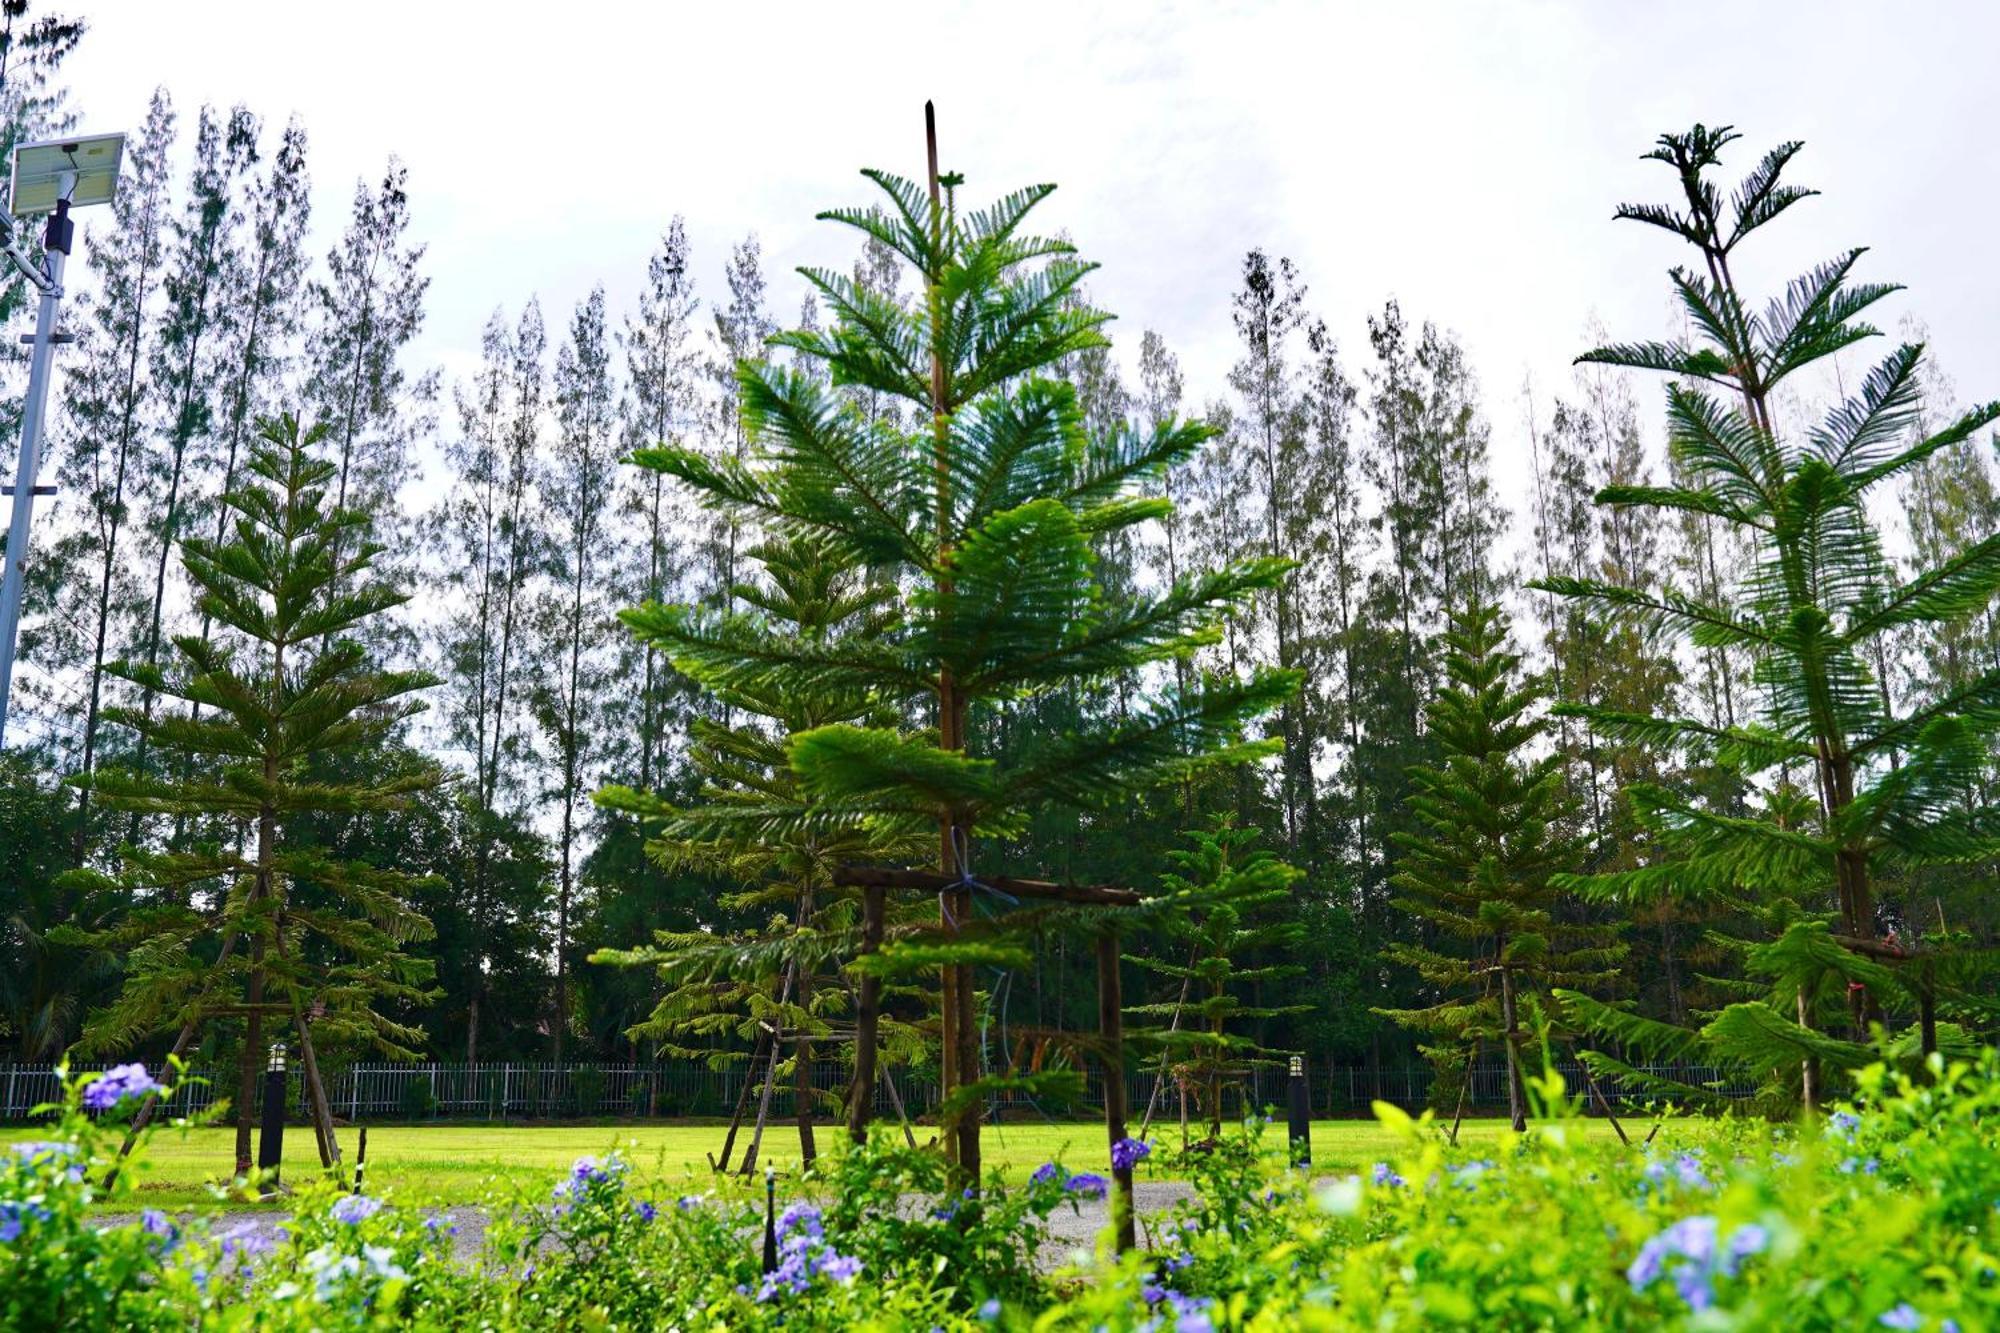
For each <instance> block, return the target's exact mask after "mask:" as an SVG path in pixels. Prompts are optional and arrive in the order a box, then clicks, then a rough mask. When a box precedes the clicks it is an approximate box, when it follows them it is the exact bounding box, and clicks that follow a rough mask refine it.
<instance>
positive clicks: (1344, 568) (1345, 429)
mask: <svg viewBox="0 0 2000 1333" xmlns="http://www.w3.org/2000/svg"><path fill="white" fill-rule="evenodd" d="M1306 347H1307V350H1308V352H1309V353H1310V355H1311V362H1310V368H1309V370H1308V372H1307V378H1306V384H1305V388H1304V391H1303V398H1304V401H1303V403H1302V410H1303V412H1304V416H1305V421H1304V429H1305V430H1306V431H1307V432H1309V436H1310V442H1311V443H1310V450H1311V460H1312V461H1311V464H1310V474H1311V478H1312V481H1313V483H1314V484H1313V486H1312V487H1311V492H1312V508H1313V511H1314V518H1315V520H1316V521H1315V528H1316V530H1317V538H1318V540H1317V542H1316V545H1315V547H1314V550H1313V552H1312V554H1313V557H1314V558H1313V559H1312V560H1311V561H1310V562H1309V563H1308V564H1307V565H1306V568H1305V569H1304V570H1303V571H1302V575H1303V579H1304V582H1305V587H1304V589H1303V590H1302V591H1303V595H1304V597H1306V598H1308V599H1310V600H1311V601H1312V602H1314V603H1317V605H1318V606H1319V607H1320V608H1323V609H1321V610H1320V611H1319V612H1318V614H1317V617H1316V618H1317V619H1319V620H1320V622H1321V623H1322V624H1323V625H1324V626H1325V629H1324V632H1323V634H1322V635H1321V636H1319V637H1320V638H1321V640H1322V642H1321V645H1320V648H1319V652H1318V653H1317V655H1316V656H1317V657H1318V661H1317V662H1315V666H1316V667H1317V668H1318V669H1317V670H1313V671H1310V672H1309V673H1308V680H1309V681H1311V682H1312V684H1309V685H1308V687H1307V688H1308V689H1309V690H1314V691H1315V692H1325V693H1327V694H1328V695H1330V696H1331V697H1328V698H1327V699H1326V701H1325V703H1324V705H1323V709H1322V711H1323V715H1324V716H1325V717H1326V719H1327V725H1326V734H1327V735H1328V736H1329V738H1334V743H1335V744H1336V745H1337V746H1340V745H1344V750H1345V755H1344V759H1343V762H1342V763H1341V765H1340V767H1339V769H1338V770H1337V771H1338V772H1339V773H1340V775H1341V776H1342V777H1343V778H1344V779H1345V784H1344V790H1343V789H1342V784H1341V783H1339V782H1336V783H1335V784H1333V788H1332V790H1330V791H1329V792H1328V798H1327V799H1328V804H1329V807H1330V808H1329V812H1328V814H1329V818H1328V821H1327V822H1328V823H1329V824H1330V825H1333V826H1335V827H1336V828H1337V829H1339V830H1340V831H1341V834H1340V836H1338V837H1337V838H1335V837H1330V838H1329V842H1330V843H1332V844H1333V846H1334V847H1336V848H1337V849H1338V850H1339V851H1340V852H1341V853H1343V855H1344V860H1345V861H1346V862H1347V863H1348V864H1349V865H1350V866H1352V867H1354V870H1353V872H1352V873H1353V878H1354V879H1355V881H1356V882H1357V883H1358V882H1359V880H1360V879H1361V878H1363V876H1364V875H1365V869H1364V868H1365V867H1367V866H1368V865H1370V864H1371V863H1372V862H1373V861H1374V860H1376V859H1377V858H1378V857H1379V852H1377V853H1371V852H1370V842H1369V839H1370V837H1371V836H1372V829H1371V827H1370V820H1369V801H1368V795H1369V793H1368V792H1367V791H1366V790H1365V789H1364V788H1363V786H1362V784H1361V783H1360V782H1359V780H1358V774H1357V773H1356V771H1355V763H1356V760H1357V758H1358V756H1359V754H1360V752H1361V706H1360V696H1361V680H1360V661H1359V657H1358V654H1357V652H1356V629H1357V625H1356V620H1357V617H1358V616H1359V615H1360V612H1361V601H1362V597H1363V594H1364V592H1365V590H1366V580H1367V572H1366V571H1367V566H1368V558H1369V554H1370V550H1371V541H1370V533H1369V529H1368V524H1367V517H1366V514H1365V512H1364V510H1363V507H1362V493H1361V492H1362V487H1361V478H1360V476H1359V467H1358V458H1357V455H1356V452H1355V438H1354V433H1355V417H1356V415H1357V413H1358V410H1359V408H1358V401H1357V400H1358V396H1359V395H1358V393H1357V391H1356V389H1355V386H1354V383H1353V381H1352V380H1350V379H1349V378H1348V377H1347V372H1346V370H1345V369H1344V367H1343V366H1342V364H1341V359H1340V348H1339V346H1338V344H1336V343H1335V341H1334V338H1333V335H1332V334H1331V333H1330V332H1329V331H1328V329H1327V327H1326V325H1325V323H1324V322H1322V321H1319V320H1315V321H1313V322H1312V324H1311V325H1310V326H1308V328H1307V329H1306ZM1334 658H1338V660H1339V666H1338V667H1337V668H1336V667H1335V666H1334V665H1333V660H1332V659H1334Z"/></svg>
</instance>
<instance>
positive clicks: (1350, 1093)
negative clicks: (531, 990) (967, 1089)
mask: <svg viewBox="0 0 2000 1333" xmlns="http://www.w3.org/2000/svg"><path fill="white" fill-rule="evenodd" d="M73 1068H75V1069H78V1070H82V1069H97V1068H102V1066H96V1065H91V1066H85V1065H76V1066H73ZM1556 1068H1557V1069H1558V1070H1560V1071H1561V1072H1562V1074H1563V1077H1564V1078H1565V1080H1567V1082H1568V1085H1569V1087H1570V1089H1571V1090H1572V1091H1581V1090H1582V1089H1583V1087H1584V1081H1583V1075H1582V1070H1581V1069H1580V1067H1579V1066H1578V1065H1576V1064H1575V1062H1573V1061H1558V1062H1557V1064H1556ZM1642 1069H1643V1070H1644V1072H1646V1073H1648V1074H1652V1075H1656V1076H1660V1077H1666V1078H1671V1079H1674V1080H1676V1081H1678V1082H1681V1083H1689V1084H1695V1085H1699V1086H1708V1087H1713V1088H1715V1089H1716V1090H1718V1091H1720V1092H1722V1093H1724V1094H1725V1095H1731V1096H1747V1095H1748V1094H1749V1093H1751V1092H1752V1091H1753V1090H1754V1089H1753V1087H1752V1085H1750V1084H1748V1083H1731V1082H1729V1081H1727V1079H1726V1076H1725V1074H1724V1072H1723V1071H1721V1070H1718V1069H1715V1068H1712V1067H1709V1066H1704V1065H1646V1066H1642ZM189 1073H190V1074H191V1075H192V1076H193V1077H192V1078H191V1079H189V1080H188V1081H187V1082H186V1083H184V1085H183V1086H182V1088H181V1090H180V1091H179V1092H178V1093H177V1095H176V1096H175V1098H174V1100H173V1102H172V1103H171V1105H170V1107H169V1108H168V1109H169V1111H170V1113H171V1114H174V1115H189V1114H195V1113H198V1112H201V1111H204V1110H206V1109H208V1108H209V1107H211V1106H212V1105H213V1104H214V1103H215V1102H217V1101H219V1100H221V1099H222V1098H225V1097H228V1096H231V1095H233V1092H234V1088H235V1083H236V1073H235V1071H234V1070H233V1069H208V1068H195V1069H191V1070H190V1071H189ZM761 1074H762V1070H761V1069H759V1070H757V1071H755V1072H754V1073H753V1072H752V1071H751V1070H749V1069H748V1068H747V1067H745V1066H743V1065H741V1064H739V1065H735V1066H732V1067H728V1068H723V1069H711V1068H709V1067H708V1066H707V1065H706V1064H702V1063H699V1062H696V1061H663V1062H660V1063H656V1064H551V1063H542V1064H535V1063H494V1064H478V1065H467V1064H351V1065H346V1066H344V1067H340V1068H335V1069H330V1070H329V1071H328V1074H327V1095H328V1099H329V1100H330V1101H331V1102H332V1103H333V1109H334V1114H335V1115H337V1116H339V1117H341V1118H343V1119H346V1120H348V1121H351V1122H356V1123H359V1122H361V1121H385V1120H386V1121H417V1120H484V1121H504V1120H562V1119H672V1118H689V1117H704V1116H727V1115H729V1114H730V1113H731V1111H732V1110H733V1109H734V1108H735V1107H736V1105H737V1103H738V1100H739V1099H740V1098H741V1097H742V1096H743V1094H744V1081H745V1080H746V1079H754V1078H759V1077H761ZM849 1075H850V1070H849V1067H848V1066H847V1065H846V1064H844V1063H842V1062H840V1061H838V1060H825V1061H815V1062H814V1064H813V1066H812V1070H811V1081H812V1086H813V1087H814V1088H815V1089H816V1090H817V1091H818V1092H819V1093H821V1094H823V1095H824V1098H825V1099H827V1100H823V1102H822V1105H823V1106H825V1107H828V1108H830V1107H831V1106H832V1105H833V1104H834V1103H833V1102H832V1101H831V1100H830V1099H832V1098H838V1097H844V1096H845V1094H846V1090H847V1085H848V1079H849ZM893 1077H894V1079H895V1087H896V1092H897V1094H898V1095H899V1096H900V1099H901V1101H902V1104H903V1108H904V1109H905V1110H906V1111H907V1112H908V1113H909V1114H910V1115H912V1116H918V1117H921V1116H925V1115H928V1114H930V1113H932V1112H933V1111H934V1110H935V1108H936V1105H937V1101H938V1089H937V1082H936V1079H935V1077H934V1075H932V1074H929V1073H927V1072H926V1071H923V1070H909V1069H903V1070H898V1071H896V1072H895V1074H894V1075H893ZM1156 1077H1157V1076H1156V1073H1155V1072H1154V1070H1153V1069H1152V1068H1151V1067H1140V1068H1137V1069H1133V1070H1130V1071H1128V1072H1127V1074H1126V1078H1125V1082H1126V1098H1127V1101H1128V1103H1129V1104H1130V1105H1132V1106H1133V1107H1134V1108H1143V1107H1145V1106H1146V1105H1147V1103H1148V1101H1149V1099H1151V1098H1152V1097H1153V1096H1154V1086H1155V1082H1156ZM1440 1077H1442V1079H1443V1080H1444V1082H1443V1083H1442V1084H1440V1083H1439V1079H1440ZM1460 1077H1461V1071H1460V1070H1458V1069H1455V1068H1448V1069H1446V1070H1445V1071H1443V1073H1442V1075H1440V1073H1439V1071H1437V1070H1435V1069H1433V1068H1432V1067H1431V1066H1429V1065H1427V1064H1422V1063H1414V1062H1413V1063H1406V1064H1392V1065H1380V1064H1366V1065H1361V1064H1352V1063H1343V1062H1341V1061H1338V1060H1320V1061H1315V1062H1313V1063H1312V1064H1311V1065H1310V1066H1309V1078H1310V1087H1311V1096H1312V1103H1313V1109H1314V1111H1315V1113H1316V1114H1319V1115H1324V1116H1344V1115H1365V1114H1367V1112H1368V1108H1369V1106H1370V1105H1371V1104H1372V1103H1374V1102H1377V1101H1382V1102H1388V1103H1390V1104H1391V1105H1395V1106H1400V1107H1402V1108H1404V1109H1405V1110H1410V1111H1416V1110H1419V1109H1421V1108H1423V1107H1424V1106H1427V1105H1431V1104H1432V1103H1433V1093H1434V1092H1435V1093H1436V1094H1437V1095H1438V1096H1437V1100H1438V1103H1439V1106H1440V1109H1441V1110H1443V1111H1445V1112H1449V1111H1450V1110H1451V1109H1452V1108H1453V1107H1454V1106H1455V1105H1456V1104H1457V1100H1458V1083H1459V1079H1460ZM1464 1078H1465V1080H1466V1089H1465V1106H1466V1109H1467V1110H1469V1111H1473V1112H1475V1113H1476V1112H1479V1111H1483V1110H1490V1109H1492V1108H1494V1107H1498V1106H1504V1105H1505V1104H1506V1101H1507V1069H1506V1065H1505V1063H1504V1062H1500V1061H1490V1062H1487V1061H1482V1062H1480V1063H1478V1064H1475V1065H1474V1066H1472V1068H1471V1069H1470V1070H1468V1071H1465V1072H1464ZM1598 1087H1599V1090H1600V1091H1601V1092H1602V1093H1603V1094H1604V1096H1605V1097H1606V1099H1608V1100H1609V1101H1611V1102H1612V1103H1613V1104H1614V1105H1618V1106H1627V1105H1637V1104H1643V1103H1645V1102H1648V1101H1651V1100H1654V1098H1653V1096H1652V1094H1650V1093H1647V1092H1645V1091H1643V1090H1636V1089H1627V1088H1624V1087H1622V1086H1621V1085H1619V1084H1618V1083H1617V1082H1616V1081H1615V1080H1609V1079H1599V1080H1598ZM263 1089H264V1080H263V1078H262V1077H259V1078H258V1079H257V1080H256V1084H255V1092H254V1093H253V1096H252V1102H253V1105H255V1106H259V1107H261V1103H262V1100H263ZM58 1090H59V1084H58V1082H57V1078H56V1074H55V1070H54V1068H53V1067H52V1066H49V1065H0V1122H7V1121H17V1122H18V1121H22V1120H27V1119H30V1118H32V1116H33V1113H34V1108H35V1107H36V1106H37V1105H40V1104H43V1103H47V1102H50V1101H53V1100H54V1099H55V1097H56V1096H57V1094H58ZM1244 1091H1245V1093H1246V1094H1247V1095H1248V1098H1249V1103H1250V1105H1252V1106H1261V1105H1264V1104H1265V1103H1267V1102H1269V1103H1280V1104H1281V1103H1282V1102H1283V1100H1284V1095H1285V1077H1284V1074H1283V1073H1282V1072H1280V1071H1277V1070H1268V1069H1259V1070H1255V1071H1253V1072H1252V1075H1251V1078H1250V1082H1249V1086H1248V1087H1247V1088H1245V1089H1244ZM757 1095H758V1094H757V1091H756V1089H754V1088H753V1089H752V1090H751V1092H750V1102H751V1104H752V1106H753V1109H754V1104H755V1101H756V1099H757ZM1103 1097H1104V1080H1103V1075H1102V1074H1101V1073H1100V1072H1099V1071H1097V1070H1094V1069H1093V1070H1088V1071H1086V1072H1085V1073H1084V1075H1083V1091H1082V1094H1081V1095H1080V1096H1078V1097H1074V1098H1066V1099H1057V1098H1051V1097H1047V1096H1044V1097H1041V1098H1030V1097H1027V1096H1026V1095H1024V1094H1020V1093H1003V1094H1000V1095H997V1096H996V1097H995V1098H994V1099H993V1100H992V1101H991V1103H990V1104H989V1107H988V1110H989V1114H991V1115H992V1116H993V1117H994V1118H996V1119H999V1120H1005V1121H1019V1120H1023V1119H1036V1118H1041V1117H1049V1118H1054V1119H1062V1118H1065V1117H1069V1116H1078V1117H1081V1116H1088V1115H1091V1114H1093V1113H1095V1112H1096V1111H1097V1110H1098V1109H1099V1108H1101V1107H1102V1106H1103V1104H1104V1103H1103ZM286 1100H287V1101H288V1102H289V1103H290V1104H291V1105H292V1107H293V1108H294V1110H295V1112H300V1113H302V1111H303V1107H304V1090H303V1088H302V1087H301V1085H300V1081H299V1075H298V1071H297V1069H296V1068H294V1069H293V1070H292V1071H291V1072H290V1074H289V1076H288V1086H287V1097H286ZM1176 1103H1177V1098H1176V1092H1175V1088H1174V1085H1173V1083H1172V1081H1171V1080H1168V1081H1166V1082H1165V1083H1164V1085H1163V1086H1162V1087H1161V1089H1160V1102H1159V1113H1160V1114H1161V1115H1165V1116H1172V1115H1174V1114H1175V1113H1176V1111H1175V1107H1176ZM771 1105H772V1114H773V1115H774V1116H781V1117H784V1118H790V1116H791V1114H792V1107H793V1091H792V1088H791V1087H790V1086H781V1087H778V1088H776V1089H774V1090H773V1092H772V1102H771ZM875 1110H876V1113H877V1114H878V1115H882V1116H893V1115H895V1114H896V1104H895V1101H894V1100H893V1099H892V1098H891V1096H890V1094H889V1092H888V1090H887V1089H886V1088H885V1087H882V1086H879V1085H878V1086H877V1088H876V1090H875ZM826 1113H827V1112H825V1111H823V1112H822V1114H826Z"/></svg>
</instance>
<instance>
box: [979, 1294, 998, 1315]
mask: <svg viewBox="0 0 2000 1333" xmlns="http://www.w3.org/2000/svg"><path fill="white" fill-rule="evenodd" d="M979 1317H980V1318H981V1319H987V1320H992V1319H998V1318H999V1317H1000V1298H999V1297H998V1296H993V1297H989V1298H988V1299H987V1302H986V1304H984V1305H982V1306H980V1307H979Z"/></svg>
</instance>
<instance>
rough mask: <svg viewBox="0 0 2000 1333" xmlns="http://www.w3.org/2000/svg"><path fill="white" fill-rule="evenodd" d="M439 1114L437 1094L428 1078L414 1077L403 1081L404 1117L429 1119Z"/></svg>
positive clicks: (408, 1118) (406, 1118)
mask: <svg viewBox="0 0 2000 1333" xmlns="http://www.w3.org/2000/svg"><path fill="white" fill-rule="evenodd" d="M436 1114H437V1094H436V1093H435V1092H433V1091H432V1090H431V1081H430V1080H429V1079H428V1078H423V1077H421V1076H419V1077H413V1078H409V1079H406V1080H404V1082H403V1119H405V1120H429V1119H430V1118H431V1117H432V1116H434V1115H436Z"/></svg>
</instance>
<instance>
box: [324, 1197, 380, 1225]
mask: <svg viewBox="0 0 2000 1333" xmlns="http://www.w3.org/2000/svg"><path fill="white" fill-rule="evenodd" d="M326 1211H327V1215H328V1216H330V1217H331V1218H333V1220H334V1221H336V1222H345V1223H346V1224H347V1225H348V1226H351V1227H353V1226H360V1225H361V1224H362V1223H363V1222H366V1221H367V1220H368V1219H369V1218H371V1217H373V1216H375V1214H377V1213H379V1212H381V1211H382V1201H381V1200H380V1199H371V1198H369V1197H368V1196H367V1195H366V1194H343V1195H341V1196H340V1197H339V1198H338V1199H335V1200H334V1201H333V1207H331V1208H329V1209H327V1210H326Z"/></svg>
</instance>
